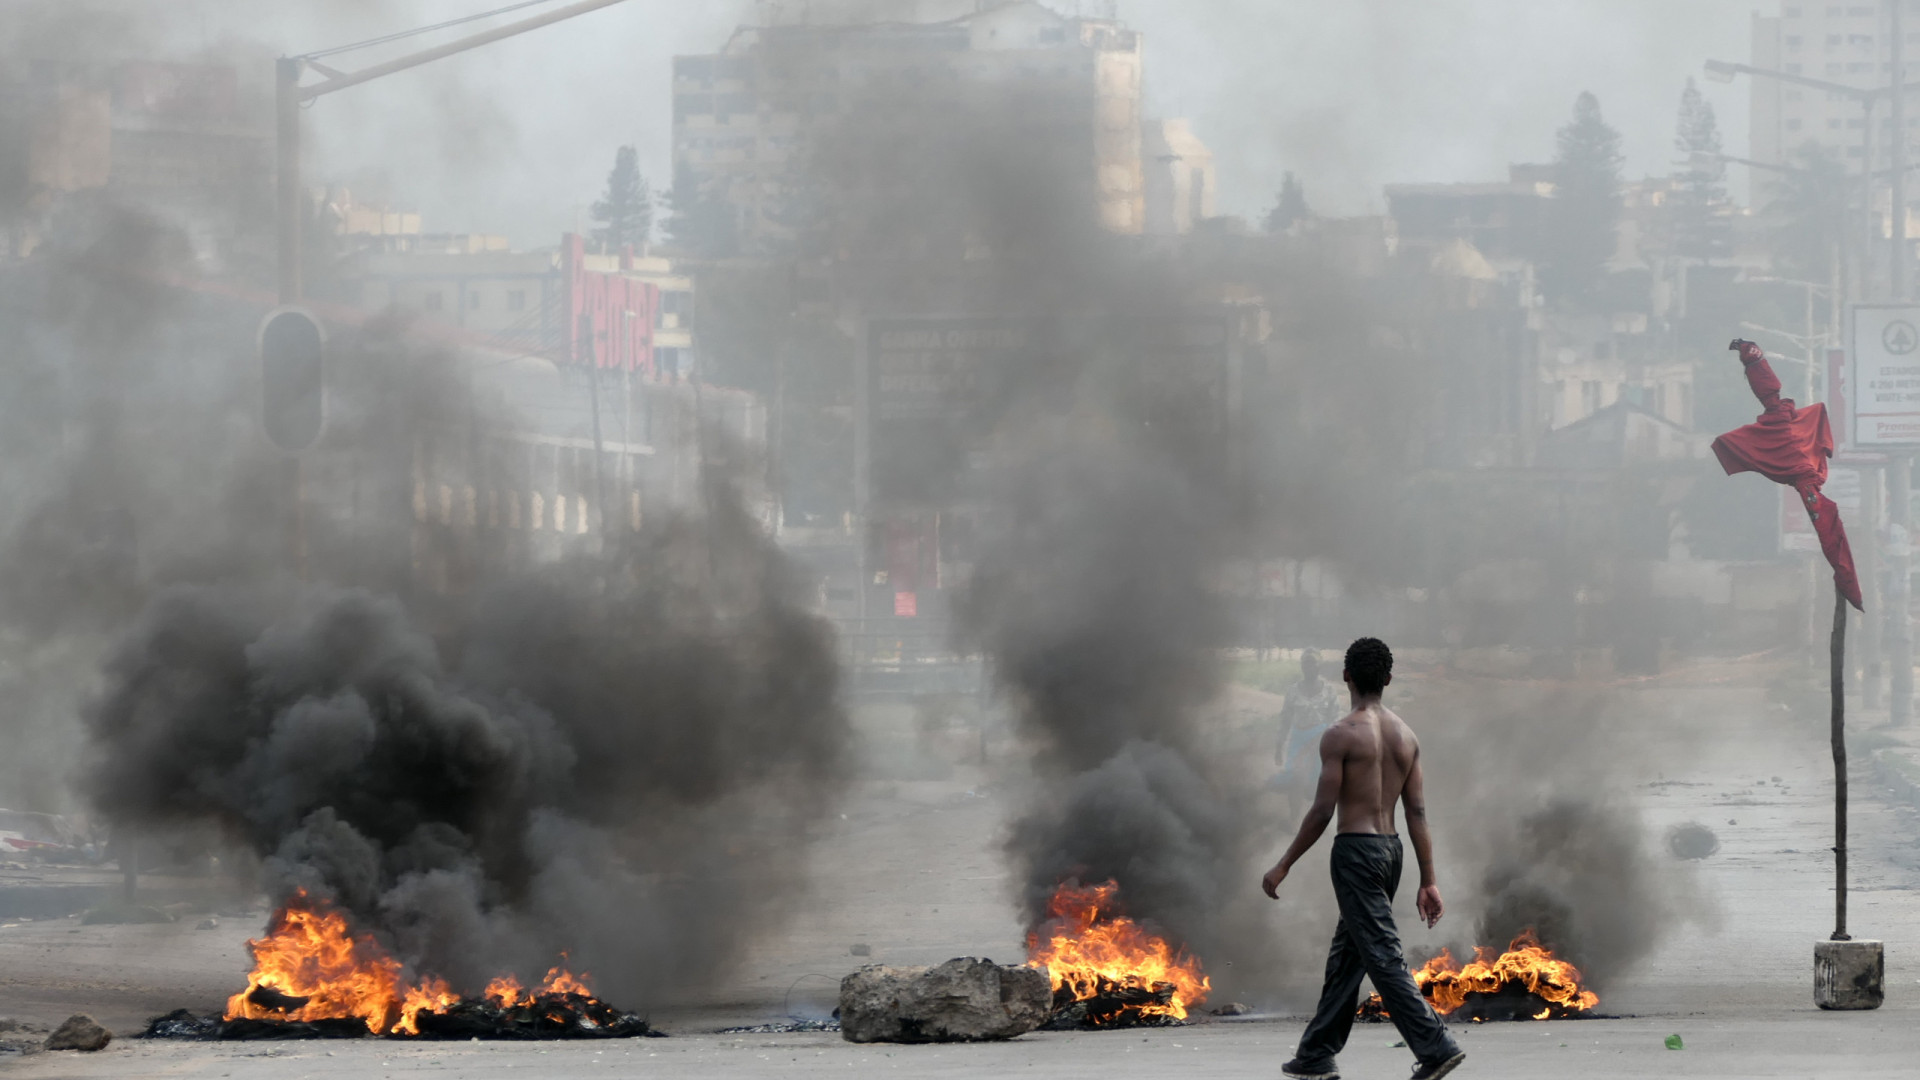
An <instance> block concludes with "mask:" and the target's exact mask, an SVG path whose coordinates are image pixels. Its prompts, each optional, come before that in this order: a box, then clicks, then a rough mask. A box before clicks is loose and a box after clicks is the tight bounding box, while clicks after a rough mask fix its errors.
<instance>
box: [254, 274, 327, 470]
mask: <svg viewBox="0 0 1920 1080" xmlns="http://www.w3.org/2000/svg"><path fill="white" fill-rule="evenodd" d="M326 358H327V335H326V331H325V330H323V329H322V328H321V326H320V321H319V320H318V319H316V318H314V317H313V316H312V315H311V314H309V313H308V312H306V311H304V310H302V309H300V308H279V309H277V310H274V311H271V312H268V313H267V317H266V319H265V320H263V321H262V322H261V323H260V423H261V427H262V428H263V429H264V430H265V431H266V434H267V438H268V439H271V440H272V441H273V444H274V445H275V446H278V447H280V448H281V449H282V450H293V451H300V450H305V449H307V448H308V447H310V446H312V445H313V444H314V443H315V442H316V441H318V440H319V438H320V428H321V426H322V425H323V424H324V423H325V421H326V415H327V412H326Z"/></svg>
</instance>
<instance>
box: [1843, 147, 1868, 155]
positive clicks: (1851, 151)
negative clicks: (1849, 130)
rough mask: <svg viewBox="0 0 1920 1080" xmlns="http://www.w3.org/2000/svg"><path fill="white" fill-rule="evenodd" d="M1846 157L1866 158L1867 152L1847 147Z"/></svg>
mask: <svg viewBox="0 0 1920 1080" xmlns="http://www.w3.org/2000/svg"><path fill="white" fill-rule="evenodd" d="M1847 156H1848V157H1866V156H1867V152H1866V151H1865V150H1862V149H1861V148H1859V147H1857V146H1849V147H1847Z"/></svg>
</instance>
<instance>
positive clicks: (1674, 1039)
mask: <svg viewBox="0 0 1920 1080" xmlns="http://www.w3.org/2000/svg"><path fill="white" fill-rule="evenodd" d="M1686 1048H1687V1044H1686V1043H1684V1042H1681V1041H1680V1036H1678V1035H1669V1036H1667V1049H1669V1050H1685V1049H1686Z"/></svg>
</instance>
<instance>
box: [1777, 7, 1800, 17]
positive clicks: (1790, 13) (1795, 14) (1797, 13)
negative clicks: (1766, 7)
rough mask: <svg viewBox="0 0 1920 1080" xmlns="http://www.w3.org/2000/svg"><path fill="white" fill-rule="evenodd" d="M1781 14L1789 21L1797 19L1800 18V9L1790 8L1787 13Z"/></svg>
mask: <svg viewBox="0 0 1920 1080" xmlns="http://www.w3.org/2000/svg"><path fill="white" fill-rule="evenodd" d="M1781 14H1782V15H1785V16H1786V17H1787V18H1789V19H1797V18H1799V17H1800V9H1799V8H1797V7H1790V8H1788V9H1786V10H1785V11H1783V12H1781Z"/></svg>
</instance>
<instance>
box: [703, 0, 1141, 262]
mask: <svg viewBox="0 0 1920 1080" xmlns="http://www.w3.org/2000/svg"><path fill="white" fill-rule="evenodd" d="M1141 58H1142V43H1141V36H1140V34H1139V33H1137V32H1136V31H1133V30H1130V29H1128V28H1127V27H1125V26H1124V25H1122V24H1121V23H1119V22H1118V21H1116V20H1113V19H1092V18H1080V17H1069V16H1065V15H1060V14H1057V13H1055V12H1053V11H1051V10H1050V9H1048V8H1046V7H1044V6H1042V5H1041V4H1038V3H1033V2H1031V0H1019V2H1012V3H1001V4H998V5H993V6H987V7H984V8H983V9H981V10H978V11H975V12H972V13H969V14H965V15H962V16H960V17H957V18H951V19H946V20H942V21H937V22H926V23H857V24H834V23H826V22H813V21H811V20H809V19H805V18H800V19H786V20H781V21H778V22H776V23H771V24H769V25H763V26H756V27H746V28H742V29H741V30H739V31H737V32H736V33H735V34H734V36H733V38H732V39H731V40H729V41H728V42H727V44H726V46H725V47H724V48H723V49H722V50H721V51H720V52H718V53H715V54H712V55H707V56H681V57H677V58H675V60H674V80H673V91H674V122H673V161H674V173H675V187H676V192H678V193H682V194H684V193H686V192H687V191H688V190H689V189H691V190H694V191H698V192H699V193H700V194H701V196H702V197H703V198H705V199H709V200H712V201H714V202H716V203H718V204H719V205H720V206H721V207H723V208H724V210H725V212H726V213H727V214H728V215H730V216H731V219H732V227H733V231H734V233H735V234H736V235H737V236H738V238H739V243H740V247H741V249H742V250H743V251H744V252H745V253H747V254H762V253H767V252H777V251H780V250H782V248H783V247H784V246H785V245H787V244H790V243H791V241H792V237H793V235H794V233H795V231H796V228H797V225H796V222H795V218H796V216H801V215H803V214H804V212H805V211H804V209H797V207H798V206H799V204H803V203H805V202H806V201H807V199H808V192H809V189H810V188H811V187H813V186H814V185H816V184H818V183H820V182H821V177H822V175H823V174H826V173H831V171H832V170H833V169H834V168H836V163H834V162H831V161H823V160H822V152H823V150H825V149H826V148H827V147H828V146H829V144H830V143H831V140H832V139H833V137H834V135H835V133H836V132H839V131H843V130H845V128H846V126H847V125H849V124H862V123H867V122H869V120H870V118H871V117H872V116H873V115H874V114H875V113H876V112H879V111H889V112H893V113H895V114H898V112H899V111H901V110H916V112H917V115H921V116H938V115H942V114H954V113H955V107H956V106H958V107H959V108H960V109H962V110H964V109H966V108H967V107H968V106H969V105H971V104H974V103H978V102H987V103H990V104H992V105H994V106H996V107H997V111H996V113H995V115H998V116H1001V117H1004V118H1006V120H1007V122H1008V123H1009V124H1010V125H1012V126H1015V127H1019V128H1023V129H1026V130H1021V131H1013V132H1008V133H1006V134H1008V135H1012V136H1014V137H1016V138H1018V137H1026V138H1028V139H1030V140H1031V141H1032V142H1033V143H1035V144H1037V145H1044V146H1046V147H1047V149H1048V152H1050V153H1053V154H1058V155H1060V156H1061V157H1062V158H1065V159H1069V160H1071V161H1072V162H1073V167H1074V168H1075V169H1076V170H1077V171H1078V173H1079V175H1080V176H1081V177H1082V178H1083V180H1084V187H1085V190H1086V193H1087V197H1088V200H1089V205H1090V208H1091V210H1092V212H1093V213H1094V214H1095V215H1096V216H1097V220H1098V221H1099V223H1100V224H1101V225H1102V226H1103V227H1105V228H1107V229H1109V230H1111V231H1114V232H1118V233H1139V232H1141V231H1143V229H1144V228H1145V226H1146V220H1145V219H1146V209H1145V176H1144V174H1143V167H1142V154H1141V141H1142V135H1143V116H1142V112H1141ZM1009 95H1012V96H1013V97H1016V98H1018V100H1009ZM676 197H680V195H679V194H677V195H676Z"/></svg>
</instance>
